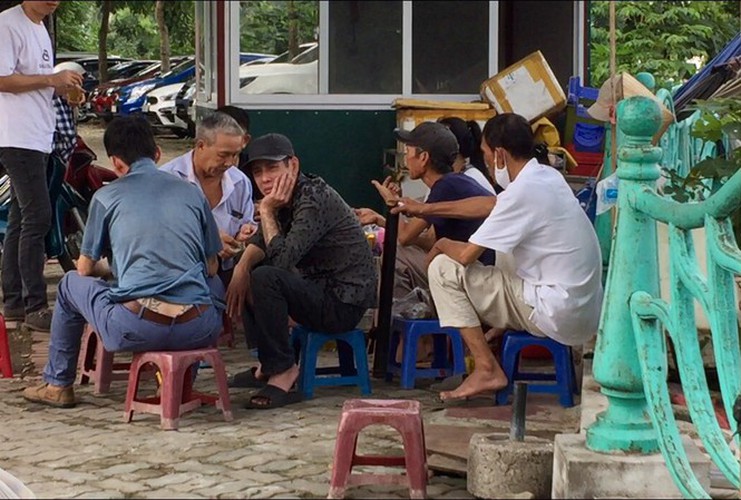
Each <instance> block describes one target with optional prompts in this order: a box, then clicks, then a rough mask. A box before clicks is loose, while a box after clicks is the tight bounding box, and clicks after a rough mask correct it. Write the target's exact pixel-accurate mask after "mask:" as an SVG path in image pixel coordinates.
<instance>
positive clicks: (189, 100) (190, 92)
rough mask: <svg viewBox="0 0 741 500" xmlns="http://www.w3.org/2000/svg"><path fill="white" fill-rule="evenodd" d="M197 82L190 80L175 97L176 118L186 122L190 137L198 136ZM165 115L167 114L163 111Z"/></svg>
mask: <svg viewBox="0 0 741 500" xmlns="http://www.w3.org/2000/svg"><path fill="white" fill-rule="evenodd" d="M196 88H197V87H196V80H195V78H194V79H192V80H189V81H187V82H186V83H185V85H183V88H182V89H180V92H178V95H176V96H175V116H177V117H178V118H180V119H181V120H182V121H183V122H185V124H186V126H187V132H188V136H189V137H195V135H196V107H195V97H196ZM163 113H165V112H164V111H163Z"/></svg>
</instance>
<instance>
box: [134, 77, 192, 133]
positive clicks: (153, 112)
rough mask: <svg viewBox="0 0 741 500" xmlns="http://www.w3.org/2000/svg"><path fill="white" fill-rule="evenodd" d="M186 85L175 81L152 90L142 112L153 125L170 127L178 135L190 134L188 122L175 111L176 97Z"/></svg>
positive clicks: (164, 127) (147, 95)
mask: <svg viewBox="0 0 741 500" xmlns="http://www.w3.org/2000/svg"><path fill="white" fill-rule="evenodd" d="M184 85H185V82H180V83H173V84H171V85H164V86H162V87H157V88H156V89H153V90H150V91H149V92H147V94H146V101H145V102H144V105H143V106H142V112H143V113H144V114H145V115H146V117H147V119H148V120H149V123H151V124H152V126H153V127H155V128H159V129H168V130H170V131H172V132H173V133H174V134H175V135H177V136H178V137H185V136H186V135H188V124H187V123H185V122H184V121H183V120H181V119H180V118H178V116H177V114H176V113H175V97H176V96H177V95H178V92H180V89H182V88H183V86H184Z"/></svg>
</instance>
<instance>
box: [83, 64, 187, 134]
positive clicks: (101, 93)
mask: <svg viewBox="0 0 741 500" xmlns="http://www.w3.org/2000/svg"><path fill="white" fill-rule="evenodd" d="M185 59H187V56H175V57H172V58H171V59H170V64H171V65H173V66H176V65H177V64H179V63H181V62H183V61H184V60H185ZM160 73H161V68H160V63H159V62H153V63H152V64H150V65H149V66H147V67H146V68H144V69H142V70H141V71H139V72H138V73H136V74H135V75H133V76H131V77H129V78H123V79H115V80H110V81H108V82H106V83H101V84H100V85H98V86H97V87H95V89H93V92H92V93H91V95H90V96H89V98H88V102H89V103H90V104H89V105H90V107H91V110H92V112H93V113H95V115H96V116H98V117H99V118H103V120H105V121H110V120H111V119H112V118H113V114H112V113H111V106H112V105H113V104H114V103H115V102H116V101H117V100H118V93H119V91H120V89H121V87H123V86H126V85H129V84H132V83H135V82H139V81H142V80H147V79H150V78H156V77H158V76H159V75H160Z"/></svg>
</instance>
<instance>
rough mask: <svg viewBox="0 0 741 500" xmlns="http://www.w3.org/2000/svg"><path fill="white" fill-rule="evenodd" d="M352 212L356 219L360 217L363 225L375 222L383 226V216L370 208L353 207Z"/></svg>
mask: <svg viewBox="0 0 741 500" xmlns="http://www.w3.org/2000/svg"><path fill="white" fill-rule="evenodd" d="M354 212H355V215H356V216H357V217H358V219H360V223H361V224H362V225H364V226H366V225H368V224H375V225H377V226H381V227H383V225H384V222H385V220H384V218H383V217H382V216H381V214H379V213H378V212H376V211H375V210H373V209H372V208H356V209H354Z"/></svg>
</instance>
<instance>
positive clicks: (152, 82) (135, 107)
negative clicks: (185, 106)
mask: <svg viewBox="0 0 741 500" xmlns="http://www.w3.org/2000/svg"><path fill="white" fill-rule="evenodd" d="M195 71H196V66H195V60H194V58H193V57H189V58H188V59H187V60H185V61H183V62H181V63H180V64H178V65H177V66H175V67H174V68H172V69H171V70H170V71H168V72H167V73H165V74H163V75H160V76H158V77H156V78H149V79H147V80H142V81H139V82H136V83H132V84H130V85H125V86H123V87H121V89H120V90H119V92H118V99H117V100H116V102H115V103H114V104H113V105H112V106H111V112H112V113H114V114H116V113H120V114H123V115H128V114H131V113H140V112H141V111H142V106H143V105H144V101H145V97H144V95H145V94H146V93H147V92H149V91H150V90H152V89H155V88H157V87H161V86H164V85H170V84H173V83H182V82H185V81H186V80H188V79H189V78H191V77H193V76H194V75H195Z"/></svg>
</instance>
